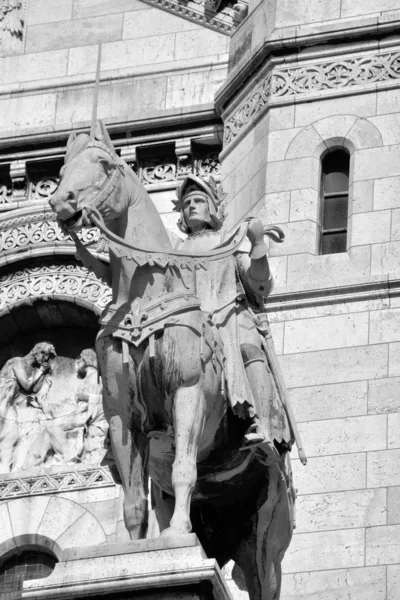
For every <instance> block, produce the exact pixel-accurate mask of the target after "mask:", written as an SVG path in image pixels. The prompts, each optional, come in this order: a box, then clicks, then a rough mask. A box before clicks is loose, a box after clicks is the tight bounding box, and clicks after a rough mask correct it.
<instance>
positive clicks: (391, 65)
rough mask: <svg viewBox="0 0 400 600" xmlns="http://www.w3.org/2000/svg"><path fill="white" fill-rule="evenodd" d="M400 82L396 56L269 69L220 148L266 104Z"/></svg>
mask: <svg viewBox="0 0 400 600" xmlns="http://www.w3.org/2000/svg"><path fill="white" fill-rule="evenodd" d="M394 80H400V52H388V53H385V54H368V55H365V54H364V55H363V56H346V57H343V58H342V59H340V60H338V59H332V60H327V59H326V60H324V61H318V62H314V63H311V62H304V63H296V66H293V65H292V66H290V65H288V66H286V67H273V66H270V69H269V71H268V72H267V73H266V74H265V75H264V77H263V78H262V79H261V81H260V82H259V83H258V85H257V86H256V88H255V89H253V90H252V92H251V93H250V94H249V95H248V96H247V97H246V98H245V99H244V100H243V101H242V102H241V104H240V105H239V107H238V108H237V109H236V111H235V112H234V113H233V115H232V116H230V117H229V118H228V119H227V121H226V122H225V129H224V146H225V147H226V146H227V145H228V144H230V143H231V142H232V141H233V140H234V139H235V137H236V136H237V135H238V134H239V132H240V131H241V130H242V129H243V128H245V127H246V126H247V125H248V124H250V123H251V122H252V121H253V120H254V119H255V118H256V117H257V115H258V114H259V113H261V112H262V111H263V110H264V109H265V108H266V107H267V105H268V104H270V103H271V102H274V101H279V100H280V99H283V98H291V97H293V98H294V97H295V98H296V102H298V101H300V100H302V99H303V98H304V100H306V99H308V98H309V97H312V96H318V95H320V94H321V93H322V94H324V93H326V94H330V93H332V92H333V93H344V92H347V91H348V92H349V93H350V92H351V91H353V90H356V89H357V88H358V89H362V90H365V89H368V88H369V87H371V88H373V87H374V86H376V84H379V83H383V82H388V81H394Z"/></svg>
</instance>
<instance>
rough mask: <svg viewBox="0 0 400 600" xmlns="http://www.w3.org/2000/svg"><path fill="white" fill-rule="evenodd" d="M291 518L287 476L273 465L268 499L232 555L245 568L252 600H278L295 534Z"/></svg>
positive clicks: (270, 472)
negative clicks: (285, 557) (287, 550)
mask: <svg viewBox="0 0 400 600" xmlns="http://www.w3.org/2000/svg"><path fill="white" fill-rule="evenodd" d="M282 468H284V467H283V462H282ZM292 517H293V514H292V507H291V505H290V501H289V498H288V490H287V482H286V479H285V477H284V475H283V473H282V470H281V469H280V467H279V466H278V465H274V466H272V467H270V469H269V483H268V495H267V499H266V500H265V502H264V503H263V504H262V505H261V506H260V508H259V509H258V511H257V513H255V514H254V515H253V517H252V518H251V526H250V528H249V534H248V535H247V536H246V538H245V539H243V540H242V542H241V543H240V545H239V547H238V548H237V550H236V552H235V553H234V555H233V556H232V558H233V560H235V562H237V564H238V565H239V566H240V568H241V569H242V571H243V574H244V577H245V581H246V585H247V589H248V592H249V597H250V600H279V598H280V590H281V580H282V571H281V562H282V559H283V556H284V554H285V551H286V549H287V548H288V546H289V543H290V540H291V537H292V532H293V520H292Z"/></svg>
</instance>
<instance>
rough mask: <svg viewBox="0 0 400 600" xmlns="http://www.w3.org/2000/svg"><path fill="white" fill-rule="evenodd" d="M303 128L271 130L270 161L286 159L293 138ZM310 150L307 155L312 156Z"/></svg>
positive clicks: (269, 139)
mask: <svg viewBox="0 0 400 600" xmlns="http://www.w3.org/2000/svg"><path fill="white" fill-rule="evenodd" d="M299 131H302V130H301V129H281V130H279V131H271V132H270V133H269V136H268V142H269V144H268V162H274V161H276V160H285V157H286V156H285V155H286V152H287V150H288V148H289V146H291V143H292V141H293V138H295V137H296V135H297V134H298V132H299ZM310 154H311V153H310V152H308V154H305V156H310ZM286 158H300V156H294V157H293V156H288V157H286Z"/></svg>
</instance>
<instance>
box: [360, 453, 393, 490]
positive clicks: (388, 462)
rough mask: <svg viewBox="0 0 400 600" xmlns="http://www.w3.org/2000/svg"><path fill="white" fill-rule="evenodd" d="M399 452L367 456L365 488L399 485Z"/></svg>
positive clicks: (369, 454)
mask: <svg viewBox="0 0 400 600" xmlns="http://www.w3.org/2000/svg"><path fill="white" fill-rule="evenodd" d="M399 461H400V450H384V451H382V452H369V453H368V454H367V487H369V488H374V487H384V486H388V487H392V486H398V485H400V471H399Z"/></svg>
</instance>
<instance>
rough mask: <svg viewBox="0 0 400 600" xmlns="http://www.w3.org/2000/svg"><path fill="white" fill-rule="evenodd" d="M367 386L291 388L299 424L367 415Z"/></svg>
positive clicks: (333, 385)
mask: <svg viewBox="0 0 400 600" xmlns="http://www.w3.org/2000/svg"><path fill="white" fill-rule="evenodd" d="M286 326H287V324H285V328H286ZM274 339H275V338H274ZM378 382H380V380H378ZM367 387H368V383H367V381H356V382H354V383H336V384H330V385H320V386H312V387H303V388H295V389H291V390H289V395H290V399H291V401H292V404H293V410H294V412H295V415H296V418H297V420H298V422H302V421H309V420H311V421H315V420H318V419H335V418H336V419H338V418H342V417H357V416H361V415H365V414H367ZM371 412H374V411H371ZM376 412H384V411H376Z"/></svg>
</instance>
